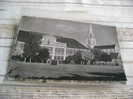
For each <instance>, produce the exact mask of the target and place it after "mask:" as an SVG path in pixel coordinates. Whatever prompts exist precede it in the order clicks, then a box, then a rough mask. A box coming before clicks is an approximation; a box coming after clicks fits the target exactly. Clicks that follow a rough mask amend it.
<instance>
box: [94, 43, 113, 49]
mask: <svg viewBox="0 0 133 99" xmlns="http://www.w3.org/2000/svg"><path fill="white" fill-rule="evenodd" d="M94 48H100V49H111V48H115V44H112V45H102V46H95V47H94Z"/></svg>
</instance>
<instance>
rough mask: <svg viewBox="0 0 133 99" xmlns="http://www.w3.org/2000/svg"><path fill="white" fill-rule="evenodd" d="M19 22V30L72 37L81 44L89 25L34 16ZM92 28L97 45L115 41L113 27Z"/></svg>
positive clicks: (84, 40) (97, 26)
mask: <svg viewBox="0 0 133 99" xmlns="http://www.w3.org/2000/svg"><path fill="white" fill-rule="evenodd" d="M20 24H21V25H20V27H19V28H20V29H21V30H25V31H33V32H39V33H48V34H52V35H60V36H63V37H68V38H74V39H76V40H78V41H79V42H81V43H82V44H85V43H86V40H87V38H88V35H89V25H90V24H89V23H81V22H74V21H65V20H57V19H48V18H35V17H23V18H22V19H21V22H20ZM92 29H93V33H94V35H95V37H96V43H97V45H109V44H114V43H116V42H117V40H116V36H117V33H116V28H115V27H111V26H103V25H96V24H92Z"/></svg>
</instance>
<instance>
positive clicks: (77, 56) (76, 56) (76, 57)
mask: <svg viewBox="0 0 133 99" xmlns="http://www.w3.org/2000/svg"><path fill="white" fill-rule="evenodd" d="M73 60H74V62H75V63H76V64H81V61H82V54H81V51H77V52H76V53H75V54H74V56H73Z"/></svg>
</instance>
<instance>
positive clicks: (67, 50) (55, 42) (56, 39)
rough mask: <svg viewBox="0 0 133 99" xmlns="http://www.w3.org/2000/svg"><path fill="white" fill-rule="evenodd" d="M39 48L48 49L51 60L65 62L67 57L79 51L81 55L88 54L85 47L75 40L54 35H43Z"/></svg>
mask: <svg viewBox="0 0 133 99" xmlns="http://www.w3.org/2000/svg"><path fill="white" fill-rule="evenodd" d="M40 46H41V47H46V48H48V49H49V53H50V58H51V59H52V60H59V61H63V60H65V59H66V57H67V56H72V55H74V54H75V53H76V52H77V51H81V53H87V52H90V50H89V49H88V48H87V47H85V46H84V45H82V44H81V43H79V42H78V41H77V40H75V39H72V38H65V37H61V36H54V35H43V37H42V40H41V45H40Z"/></svg>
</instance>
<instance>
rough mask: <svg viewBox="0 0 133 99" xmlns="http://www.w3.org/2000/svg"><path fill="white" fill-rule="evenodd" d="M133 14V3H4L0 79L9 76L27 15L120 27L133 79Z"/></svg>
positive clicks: (92, 0)
mask: <svg viewBox="0 0 133 99" xmlns="http://www.w3.org/2000/svg"><path fill="white" fill-rule="evenodd" d="M132 10H133V1H132V0H69V1H67V0H45V1H43V0H1V1H0V64H2V65H0V79H3V76H4V75H5V73H6V68H7V60H8V57H7V56H8V55H9V53H8V52H9V50H10V46H11V43H12V39H13V35H14V30H15V26H16V25H17V24H18V22H19V21H20V18H21V16H24V15H25V16H26V15H28V16H36V17H50V18H61V19H67V20H75V21H81V22H89V23H97V24H104V25H111V26H116V27H117V30H118V38H119V43H120V47H121V54H122V59H123V61H124V68H125V71H126V75H127V76H128V77H129V76H133V72H132V71H133V67H132V65H133V61H132V60H133V57H132V55H133V54H132V52H133V33H132V28H133V13H132Z"/></svg>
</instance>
